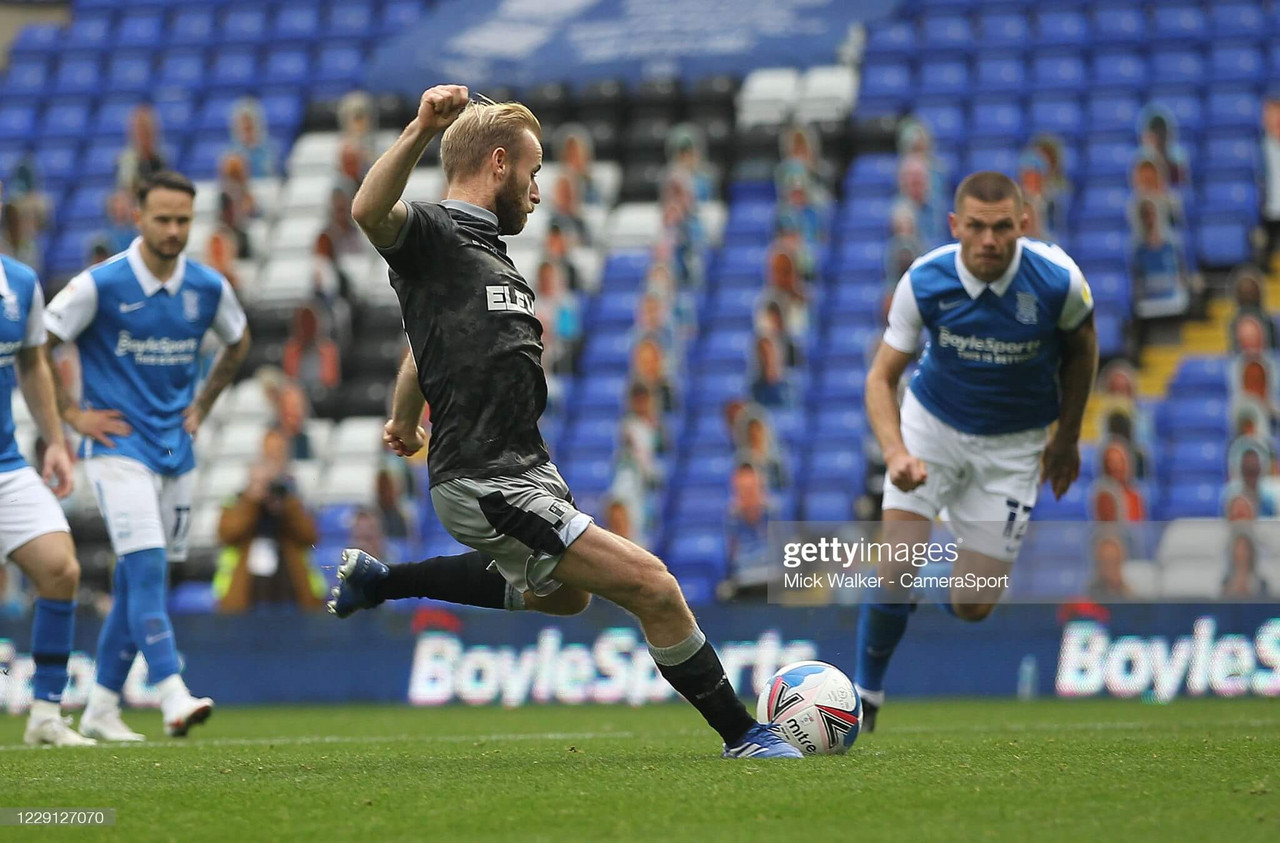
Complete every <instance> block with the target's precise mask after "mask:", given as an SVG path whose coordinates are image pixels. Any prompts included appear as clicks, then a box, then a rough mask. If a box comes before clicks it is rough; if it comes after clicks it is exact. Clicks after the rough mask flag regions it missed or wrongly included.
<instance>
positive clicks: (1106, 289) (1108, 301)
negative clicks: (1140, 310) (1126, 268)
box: [1089, 271, 1130, 313]
mask: <svg viewBox="0 0 1280 843" xmlns="http://www.w3.org/2000/svg"><path fill="white" fill-rule="evenodd" d="M1089 287H1090V288H1091V289H1092V290H1093V298H1094V301H1095V302H1097V304H1098V307H1099V309H1103V308H1106V309H1108V310H1114V311H1115V312H1117V313H1128V312H1129V299H1130V285H1129V277H1128V276H1127V275H1125V274H1124V273H1123V272H1106V271H1104V272H1091V273H1089Z"/></svg>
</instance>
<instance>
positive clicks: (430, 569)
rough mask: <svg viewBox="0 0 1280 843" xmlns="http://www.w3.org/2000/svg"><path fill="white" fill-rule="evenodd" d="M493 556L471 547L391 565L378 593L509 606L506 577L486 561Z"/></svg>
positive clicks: (385, 597)
mask: <svg viewBox="0 0 1280 843" xmlns="http://www.w3.org/2000/svg"><path fill="white" fill-rule="evenodd" d="M492 561H493V557H491V556H488V555H486V554H483V553H481V552H479V551H478V550H473V551H471V552H470V553H462V554H459V555H457V556H433V557H431V558H430V559H424V560H422V561H421V562H410V563H408V564H406V565H391V566H390V568H391V573H390V574H389V575H388V576H387V578H386V579H385V580H383V581H382V585H381V587H380V588H379V589H378V596H379V597H381V598H382V599H383V600H398V599H401V598H404V597H430V598H431V599H432V600H446V601H448V602H450V603H461V604H463V605H464V606H480V607H482V608H485V609H506V608H510V607H509V605H508V602H507V601H508V597H507V581H506V580H505V579H503V577H502V574H500V573H498V571H497V570H496V569H491V568H490V567H489V563H491V562H492Z"/></svg>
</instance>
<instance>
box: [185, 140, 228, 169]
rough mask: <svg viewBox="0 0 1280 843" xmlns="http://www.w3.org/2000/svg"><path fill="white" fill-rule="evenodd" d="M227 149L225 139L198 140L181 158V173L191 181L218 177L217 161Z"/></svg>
mask: <svg viewBox="0 0 1280 843" xmlns="http://www.w3.org/2000/svg"><path fill="white" fill-rule="evenodd" d="M226 149H227V140H226V138H225V137H208V138H200V139H198V140H196V141H195V143H193V144H192V145H191V146H190V148H189V149H187V153H186V155H184V156H183V158H182V172H184V173H185V174H186V175H187V176H188V177H189V178H192V179H212V178H215V177H216V176H217V175H218V161H219V159H221V157H222V153H223V152H225V151H226Z"/></svg>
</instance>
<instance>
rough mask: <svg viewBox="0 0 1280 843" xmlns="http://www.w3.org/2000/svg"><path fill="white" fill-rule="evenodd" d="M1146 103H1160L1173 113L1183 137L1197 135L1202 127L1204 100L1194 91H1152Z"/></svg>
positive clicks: (1174, 89)
mask: <svg viewBox="0 0 1280 843" xmlns="http://www.w3.org/2000/svg"><path fill="white" fill-rule="evenodd" d="M1147 101H1148V102H1153V103H1160V104H1161V105H1163V106H1164V107H1165V108H1167V109H1169V110H1170V111H1171V112H1173V116H1174V117H1176V118H1177V119H1178V128H1179V130H1180V131H1181V132H1182V133H1183V135H1184V136H1194V135H1197V134H1199V132H1200V130H1201V128H1202V127H1203V126H1204V122H1205V121H1204V100H1203V99H1202V98H1201V97H1200V95H1199V94H1197V93H1195V92H1194V91H1187V90H1186V89H1185V88H1182V87H1179V88H1162V89H1153V90H1152V91H1151V93H1150V95H1149V96H1148V98H1147Z"/></svg>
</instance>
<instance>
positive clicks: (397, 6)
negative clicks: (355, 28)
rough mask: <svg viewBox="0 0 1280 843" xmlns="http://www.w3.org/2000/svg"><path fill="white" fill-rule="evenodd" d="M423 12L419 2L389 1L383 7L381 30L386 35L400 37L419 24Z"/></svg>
mask: <svg viewBox="0 0 1280 843" xmlns="http://www.w3.org/2000/svg"><path fill="white" fill-rule="evenodd" d="M423 10H424V6H423V4H422V3H421V2H419V0H387V2H386V3H385V4H383V6H382V17H381V18H380V19H379V21H378V26H379V30H380V31H381V32H382V33H383V34H385V35H399V34H401V33H402V32H404V31H405V29H407V28H408V27H411V26H413V25H414V24H415V23H417V22H418V19H419V18H420V17H422V12H423Z"/></svg>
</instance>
